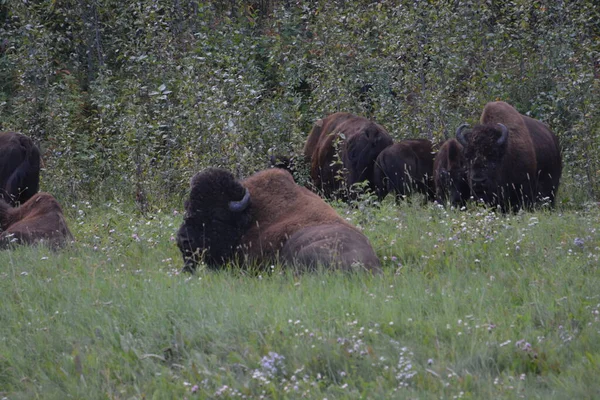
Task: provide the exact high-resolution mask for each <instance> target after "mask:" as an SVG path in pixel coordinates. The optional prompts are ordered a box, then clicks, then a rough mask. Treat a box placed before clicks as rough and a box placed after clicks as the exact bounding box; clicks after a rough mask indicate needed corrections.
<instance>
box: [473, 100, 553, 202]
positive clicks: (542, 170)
mask: <svg viewBox="0 0 600 400" xmlns="http://www.w3.org/2000/svg"><path fill="white" fill-rule="evenodd" d="M480 123H481V124H480V125H476V126H475V127H474V128H473V129H472V130H471V131H470V132H467V133H465V134H464V139H465V141H466V144H467V145H466V147H465V149H464V155H465V159H466V161H467V163H468V165H469V168H468V170H467V176H468V180H469V186H470V188H471V192H472V194H473V195H474V196H475V197H476V198H477V199H482V200H483V201H485V202H486V203H488V204H491V205H494V206H495V205H499V206H500V207H501V208H502V210H504V211H508V210H510V209H512V210H514V211H516V210H518V209H519V208H531V207H532V206H533V205H534V204H535V203H536V202H538V201H539V200H540V199H541V197H548V198H550V200H551V204H553V203H554V198H555V194H556V191H557V189H558V184H559V181H560V176H561V173H562V161H561V156H560V149H559V146H558V139H557V138H556V136H554V134H553V133H552V132H550V130H549V129H548V128H547V127H546V126H545V125H543V124H542V123H541V122H539V121H535V120H533V119H531V118H528V117H525V116H523V115H521V114H519V112H518V111H517V110H515V109H514V108H513V107H512V106H511V105H509V104H507V103H504V102H501V101H498V102H492V103H488V104H487V105H486V106H485V108H484V110H483V113H482V115H481V119H480ZM498 124H503V125H505V126H506V127H507V128H508V130H509V134H508V139H507V141H506V142H505V143H504V144H503V145H498V144H497V140H498V138H499V137H500V135H501V128H500V127H499V125H498Z"/></svg>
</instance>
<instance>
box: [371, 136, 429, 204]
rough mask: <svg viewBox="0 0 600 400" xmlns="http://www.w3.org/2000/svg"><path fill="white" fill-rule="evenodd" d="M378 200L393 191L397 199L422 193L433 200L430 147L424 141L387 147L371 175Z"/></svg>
mask: <svg viewBox="0 0 600 400" xmlns="http://www.w3.org/2000/svg"><path fill="white" fill-rule="evenodd" d="M373 181H374V185H375V192H376V193H377V196H378V197H379V200H381V199H383V198H384V197H385V196H387V194H388V193H390V192H394V193H395V194H396V196H397V198H401V197H403V196H407V195H409V194H411V193H414V192H418V193H423V194H424V195H426V196H427V198H428V199H430V200H433V198H434V189H433V146H432V144H431V142H430V141H429V140H427V139H408V140H402V141H400V142H398V143H394V144H392V145H391V146H388V147H386V148H385V149H384V150H383V151H382V152H381V153H379V156H377V159H376V161H375V170H374V173H373Z"/></svg>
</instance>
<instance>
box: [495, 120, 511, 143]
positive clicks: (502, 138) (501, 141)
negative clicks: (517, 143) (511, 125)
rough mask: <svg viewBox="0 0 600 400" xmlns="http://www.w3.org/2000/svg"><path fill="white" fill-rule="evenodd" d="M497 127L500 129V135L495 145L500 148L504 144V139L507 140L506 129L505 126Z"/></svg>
mask: <svg viewBox="0 0 600 400" xmlns="http://www.w3.org/2000/svg"><path fill="white" fill-rule="evenodd" d="M498 126H499V127H500V128H501V129H502V135H500V138H499V139H498V141H497V142H496V143H498V146H502V145H503V144H504V142H506V139H508V128H507V127H506V125H502V124H498Z"/></svg>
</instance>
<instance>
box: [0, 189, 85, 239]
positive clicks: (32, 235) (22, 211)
mask: <svg viewBox="0 0 600 400" xmlns="http://www.w3.org/2000/svg"><path fill="white" fill-rule="evenodd" d="M0 232H2V233H1V234H0V248H7V247H9V246H10V245H13V244H28V245H30V244H35V243H44V244H46V245H48V246H49V247H51V248H53V249H57V248H60V247H62V246H64V245H65V244H67V243H69V242H71V241H72V240H73V235H71V232H70V231H69V228H68V227H67V223H66V221H65V217H64V215H63V212H62V208H61V207H60V204H58V201H56V199H55V198H54V197H53V196H52V195H51V194H49V193H37V194H35V195H34V196H33V197H32V198H30V199H29V200H27V201H26V202H25V203H23V204H22V205H21V206H19V207H12V206H11V205H10V204H8V203H7V202H6V201H4V200H2V199H0Z"/></svg>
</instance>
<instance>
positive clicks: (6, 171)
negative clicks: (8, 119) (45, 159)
mask: <svg viewBox="0 0 600 400" xmlns="http://www.w3.org/2000/svg"><path fill="white" fill-rule="evenodd" d="M39 186H40V151H39V149H38V148H37V146H36V145H35V144H34V143H33V142H32V141H31V139H29V138H28V137H27V136H25V135H22V134H20V133H16V132H2V133H0V199H4V200H5V201H7V202H9V203H10V204H11V205H13V206H15V205H17V204H22V203H24V202H26V201H27V200H29V199H30V198H31V196H33V195H34V194H36V193H37V192H38V190H39Z"/></svg>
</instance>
